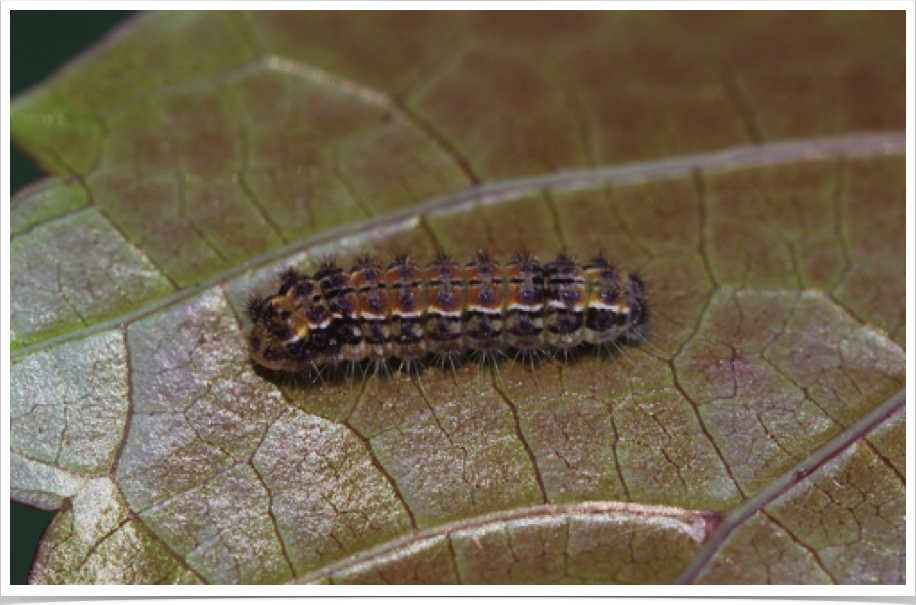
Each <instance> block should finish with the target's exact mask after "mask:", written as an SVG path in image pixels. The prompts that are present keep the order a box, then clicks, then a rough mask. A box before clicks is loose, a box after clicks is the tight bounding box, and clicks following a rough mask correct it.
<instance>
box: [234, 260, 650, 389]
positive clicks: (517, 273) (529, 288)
mask: <svg viewBox="0 0 916 605" xmlns="http://www.w3.org/2000/svg"><path fill="white" fill-rule="evenodd" d="M279 282H280V283H279V289H278V290H277V292H276V294H271V295H268V296H257V295H255V296H251V297H250V298H249V300H248V301H247V304H246V309H247V312H248V316H249V317H250V318H251V321H252V323H253V327H252V329H251V332H250V333H249V335H248V345H249V349H250V355H251V358H252V359H253V360H254V362H255V363H257V364H258V365H260V366H263V367H264V368H267V369H270V370H280V371H285V372H301V371H306V370H317V371H319V372H320V371H322V370H323V369H324V368H325V367H326V366H337V365H339V364H342V363H347V362H349V363H351V364H356V363H359V362H362V361H364V360H369V361H371V362H375V363H376V364H382V363H386V362H387V361H388V360H389V359H391V358H393V357H397V358H399V359H400V360H401V361H402V363H407V364H408V366H409V365H410V364H413V363H419V362H420V360H422V359H423V358H424V357H426V356H427V355H428V354H432V355H434V356H437V357H439V358H440V360H442V361H443V365H444V362H445V361H448V362H450V363H452V365H453V367H454V363H455V360H457V359H460V358H461V356H463V355H464V354H465V353H467V352H468V351H475V352H479V353H480V354H481V355H483V356H493V355H495V354H498V353H501V352H503V351H505V350H506V349H515V350H516V351H518V352H519V353H520V354H522V355H528V354H531V355H539V354H540V353H544V352H552V353H563V354H566V353H567V352H568V351H569V350H571V349H573V348H575V347H578V346H580V345H582V344H592V345H599V346H608V345H613V344H615V341H617V340H618V339H622V338H624V337H632V336H633V335H635V334H637V332H638V330H639V329H640V328H641V327H642V326H645V325H646V324H647V321H648V318H649V313H648V311H649V307H648V303H647V301H646V299H645V296H644V284H643V280H642V279H641V278H640V277H639V276H638V275H636V274H632V273H631V274H624V273H621V272H620V271H619V270H618V269H616V268H615V266H614V265H613V264H612V263H611V262H610V261H608V260H607V258H605V256H604V254H603V253H599V254H598V255H597V256H596V257H595V258H594V259H593V260H592V261H590V262H588V263H585V264H583V265H580V264H579V263H577V262H576V261H575V259H573V258H572V257H571V256H570V255H569V254H567V253H565V252H561V253H560V254H558V255H557V257H556V259H555V260H553V261H551V262H548V263H545V264H543V265H542V264H541V263H540V262H538V260H537V258H536V257H535V256H533V255H532V254H529V253H526V252H522V253H519V254H517V255H516V256H515V257H514V258H512V260H511V261H510V262H509V263H507V264H505V265H502V264H500V263H498V262H496V260H494V258H493V257H492V256H491V255H490V254H489V253H487V252H486V251H480V252H478V253H477V254H476V255H475V256H474V257H473V259H472V260H471V262H470V263H468V264H467V265H465V266H462V265H460V264H458V263H457V262H456V261H455V260H454V258H453V257H452V256H450V255H448V254H445V253H437V254H436V255H435V257H434V258H433V259H432V261H431V262H430V263H429V264H427V265H426V266H425V267H420V266H419V265H418V264H416V263H415V262H414V261H413V259H412V258H411V256H410V255H407V254H402V255H398V256H396V257H395V258H394V262H393V263H391V264H390V265H389V266H388V267H387V268H382V266H381V265H380V264H378V262H377V261H376V260H375V259H373V258H372V257H371V256H370V255H363V256H360V257H359V258H358V259H357V261H356V264H355V266H354V267H353V268H352V269H351V270H350V271H349V272H347V271H344V270H343V269H342V268H341V267H339V266H337V264H336V262H335V261H334V259H332V258H328V259H325V260H323V261H322V262H321V264H320V266H319V267H318V270H317V272H316V273H315V274H314V275H306V274H304V273H302V272H300V271H299V270H297V269H296V268H294V267H289V268H287V269H285V270H284V271H283V272H282V273H281V274H280V275H279Z"/></svg>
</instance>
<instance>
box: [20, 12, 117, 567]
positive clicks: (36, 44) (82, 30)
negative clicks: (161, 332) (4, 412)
mask: <svg viewBox="0 0 916 605" xmlns="http://www.w3.org/2000/svg"><path fill="white" fill-rule="evenodd" d="M130 15H131V13H130V11H21V10H16V11H11V12H10V94H11V95H12V97H14V98H15V97H16V95H17V94H19V93H21V92H23V91H24V90H26V89H28V88H29V87H31V86H34V85H36V84H39V83H40V82H41V81H42V80H44V79H45V78H47V77H48V76H50V75H51V74H52V73H54V72H55V71H56V70H57V69H58V68H59V67H60V66H61V65H63V64H64V63H65V62H67V60H69V59H70V58H72V57H74V56H75V55H78V54H79V53H80V52H81V51H82V50H84V49H85V48H87V47H89V46H91V45H92V44H93V43H94V42H95V41H97V40H99V39H100V38H102V37H103V36H104V35H105V33H106V32H107V31H108V30H109V29H111V27H113V26H114V25H116V24H117V23H119V22H121V21H123V20H124V19H126V18H128V17H129V16H130ZM10 147H11V148H12V153H11V157H10V172H11V177H10V190H11V192H12V193H13V195H15V193H16V191H18V190H19V189H22V188H23V187H25V186H26V185H28V184H29V183H32V182H34V181H36V180H38V179H39V178H41V176H42V172H41V171H40V170H38V169H37V168H36V167H35V165H34V164H32V162H31V161H29V159H28V158H26V157H25V156H24V155H22V153H20V152H19V151H18V150H17V149H16V147H15V145H10ZM53 516H54V512H48V511H40V510H35V509H33V508H29V507H27V506H20V505H18V504H15V503H11V506H10V551H11V552H10V555H11V556H10V562H9V563H10V583H11V584H26V583H28V579H29V569H30V568H31V566H32V558H33V557H34V556H35V549H36V547H37V546H38V539H39V538H40V537H41V533H42V532H43V531H44V528H45V527H46V526H47V525H48V522H49V521H50V520H51V518H52V517H53Z"/></svg>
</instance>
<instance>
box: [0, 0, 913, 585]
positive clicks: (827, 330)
mask: <svg viewBox="0 0 916 605" xmlns="http://www.w3.org/2000/svg"><path fill="white" fill-rule="evenodd" d="M204 41H205V42H206V43H203V42H204ZM904 43H905V37H904V13H903V12H896V13H894V12H867V13H852V12H836V13H832V12H818V13H800V12H791V13H789V12H787V13H729V12H717V13H702V12H700V13H657V12H652V13H642V12H632V13H629V12H628V13H585V14H580V13H562V12H561V13H550V14H539V13H500V12H487V13H421V12H406V13H405V12H398V13H369V12H367V13H311V12H306V13H288V12H283V13H266V12H264V13H262V12H252V13H242V12H205V13H197V12H163V13H151V14H146V15H142V16H140V17H138V18H136V19H134V20H132V21H130V22H128V23H127V24H125V25H124V27H122V28H121V29H120V30H118V31H117V32H115V33H114V34H113V35H111V36H110V37H109V38H108V39H107V40H106V41H105V42H103V43H102V44H101V45H99V46H98V47H97V48H96V49H94V50H92V51H91V52H89V53H88V54H86V55H85V56H82V57H80V58H78V59H76V60H75V61H74V62H72V63H71V64H69V65H68V66H66V67H65V68H64V69H62V70H61V71H60V72H58V73H57V74H56V75H55V76H53V77H52V78H51V79H50V80H49V81H48V82H46V83H44V84H43V85H41V86H39V87H37V88H35V89H33V90H31V91H29V92H28V93H26V94H25V95H23V96H21V97H19V98H17V99H14V102H13V106H12V119H11V127H12V133H13V137H14V140H15V142H16V143H17V144H18V145H19V146H20V147H21V148H22V149H23V150H24V151H25V152H26V153H28V154H29V155H30V156H31V157H33V158H34V159H35V161H36V162H37V163H38V164H40V165H41V166H42V167H43V168H44V169H45V170H46V171H47V172H48V173H49V177H48V178H46V179H45V180H43V181H40V182H39V183H36V184H35V185H33V186H31V187H29V188H27V189H25V190H23V191H21V192H19V193H18V194H17V196H16V197H15V199H14V200H13V205H12V212H11V231H12V241H11V292H12V303H11V339H12V344H11V347H12V359H13V365H12V370H11V381H12V384H11V400H12V402H11V439H10V449H11V476H10V482H11V488H12V494H13V497H14V498H15V499H16V501H18V502H21V503H25V504H29V505H31V506H36V507H40V508H45V509H49V510H54V509H59V510H60V512H59V513H58V514H57V516H56V517H55V519H54V521H53V522H52V524H51V526H50V527H49V528H48V530H47V532H46V534H45V536H44V538H43V540H42V543H41V545H40V547H39V552H38V555H37V558H36V561H35V563H34V567H33V570H32V576H31V581H32V582H34V583H155V582H158V583H281V582H294V583H315V582H325V583H357V582H358V583H367V582H368V583H407V582H419V583H433V582H439V583H475V584H476V583H538V582H540V583H626V584H639V583H659V582H696V583H886V584H896V583H904V582H905V572H904V567H905V556H906V554H905V536H904V534H905V527H904V526H905V523H904V521H905V512H904V502H905V439H906V418H905V390H904V389H905V378H904V376H905V348H904V331H905V326H906V314H905V310H904V300H905V278H904V270H905V250H904V248H905V228H904V224H905V223H904V221H905V214H906V213H905V190H904V185H905V163H904V158H905V142H904V131H905V116H904V98H905V91H904V88H905V86H904V85H905V76H904V74H905V60H904V54H903V50H904ZM523 247H524V248H527V249H529V250H531V251H532V252H534V253H536V254H537V255H539V256H540V257H541V259H542V260H549V258H550V257H551V256H552V255H553V254H554V253H556V251H557V250H559V249H561V248H564V247H566V248H568V249H569V250H571V251H572V252H573V253H575V254H577V255H579V256H580V257H582V258H587V257H589V256H590V255H593V254H595V253H597V252H598V251H599V250H603V251H605V252H606V253H607V254H608V255H609V256H610V257H611V258H612V259H614V260H615V261H617V262H619V263H620V265H621V266H622V267H624V268H626V269H628V270H638V271H639V272H640V273H641V274H642V275H643V276H645V278H646V282H647V296H648V299H649V300H650V302H651V304H652V319H651V324H650V327H651V332H650V334H649V336H648V338H647V340H646V341H645V342H641V343H634V344H630V345H626V346H624V347H623V348H622V349H620V350H619V351H618V350H613V351H603V352H591V351H588V352H583V353H581V354H580V355H578V356H577V357H576V358H574V359H571V360H570V361H569V362H568V363H563V362H559V361H554V360H550V359H543V360H540V361H538V362H535V363H534V364H530V363H528V364H526V363H521V361H520V360H519V361H513V360H507V361H504V362H502V363H500V364H499V365H497V366H495V367H485V368H483V369H481V368H479V367H478V365H477V364H476V363H474V362H472V361H471V362H468V363H465V364H463V365H461V366H460V367H458V368H456V369H455V371H454V372H452V371H451V369H447V370H444V371H443V370H440V369H439V368H437V367H435V366H433V367H429V368H427V369H425V370H424V371H422V372H420V373H419V375H407V374H405V373H401V372H398V371H397V368H392V369H391V370H390V371H389V372H388V373H386V372H385V371H381V372H380V374H379V375H375V373H374V372H370V373H369V375H368V376H363V375H361V374H360V375H358V376H357V377H356V378H354V379H351V380H347V379H337V378H330V379H328V378H326V377H325V378H324V379H322V380H317V381H312V380H311V379H310V378H307V377H299V378H298V379H297V378H295V377H294V378H290V377H285V378H284V377H277V376H274V375H270V374H268V373H265V372H263V371H261V370H259V369H257V368H256V367H255V366H254V365H253V364H252V363H251V361H250V360H249V356H248V350H247V346H246V331H247V330H248V328H249V324H248V319H247V316H246V314H245V300H246V298H247V296H249V295H250V294H251V293H253V292H254V293H260V292H267V291H269V290H271V289H273V288H275V287H276V283H275V280H276V273H277V269H278V268H280V267H283V266H285V265H290V264H292V265H295V266H297V267H300V268H301V269H302V270H304V271H307V272H312V271H314V269H315V267H316V266H317V264H318V263H319V262H320V261H321V259H322V257H323V256H325V255H335V256H336V257H337V258H338V259H339V260H340V261H341V262H342V264H344V265H345V266H346V267H349V266H350V265H351V264H352V263H353V261H354V260H355V258H356V257H357V255H359V254H360V253H365V252H372V253H376V254H378V255H380V256H382V257H386V256H388V255H390V254H392V253H394V252H396V251H400V250H404V249H409V250H411V251H412V252H413V253H414V255H415V257H416V258H417V259H418V260H421V261H425V260H426V259H428V258H430V257H431V255H432V254H433V252H434V251H435V250H436V249H440V248H445V249H447V250H449V251H450V252H452V253H453V254H454V255H455V256H456V257H458V258H459V259H460V260H462V261H464V260H465V259H467V258H468V257H469V256H470V255H471V254H473V253H474V252H476V251H477V250H478V249H479V248H487V249H489V250H490V251H491V252H493V253H494V254H495V255H496V256H498V257H500V258H501V259H505V258H506V257H507V256H508V255H510V254H512V253H514V252H516V251H518V250H519V249H521V248H523Z"/></svg>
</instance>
